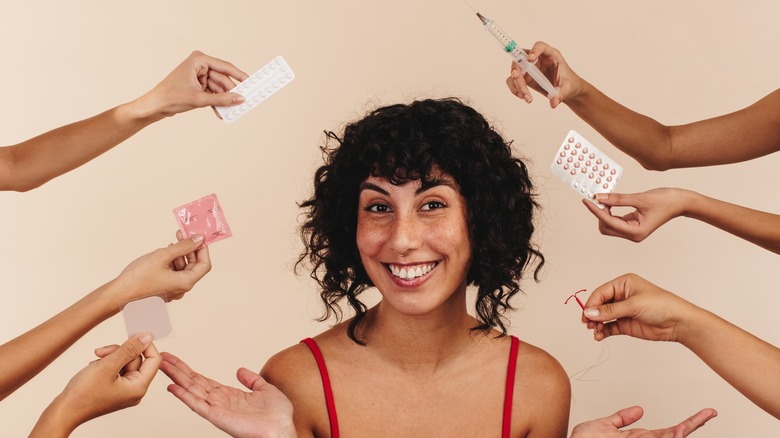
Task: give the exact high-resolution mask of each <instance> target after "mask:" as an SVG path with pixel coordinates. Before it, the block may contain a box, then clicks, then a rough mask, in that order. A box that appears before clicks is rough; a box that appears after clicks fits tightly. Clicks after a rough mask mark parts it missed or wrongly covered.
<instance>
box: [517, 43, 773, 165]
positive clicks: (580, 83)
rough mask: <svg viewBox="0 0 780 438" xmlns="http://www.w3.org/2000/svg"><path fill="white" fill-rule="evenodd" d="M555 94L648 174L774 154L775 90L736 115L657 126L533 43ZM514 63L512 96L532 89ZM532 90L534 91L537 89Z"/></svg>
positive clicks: (553, 102)
mask: <svg viewBox="0 0 780 438" xmlns="http://www.w3.org/2000/svg"><path fill="white" fill-rule="evenodd" d="M528 60H529V61H531V62H534V61H536V62H537V66H538V67H539V69H540V70H542V71H543V72H544V73H545V74H546V75H547V77H548V78H549V79H550V81H551V82H552V83H553V85H555V86H557V87H558V88H559V90H560V92H559V94H558V95H557V96H555V97H553V99H552V100H551V101H550V104H551V106H552V107H553V108H554V107H556V106H558V104H559V103H561V102H563V103H565V104H566V105H568V106H569V108H571V110H572V111H574V113H575V114H577V115H578V116H579V117H580V118H581V119H582V120H583V121H585V122H586V123H588V124H589V125H590V126H592V127H593V128H594V129H595V130H596V131H598V132H599V133H600V134H601V135H602V136H604V138H606V139H607V140H608V141H609V142H610V143H612V144H613V145H615V147H617V148H618V149H620V150H621V151H623V152H625V153H626V154H628V155H630V156H631V157H633V158H634V159H636V160H637V161H638V162H639V163H640V164H641V165H642V166H644V167H645V168H647V169H650V170H667V169H674V168H681V167H699V166H711V165H717V164H727V163H735V162H740V161H747V160H750V159H753V158H757V157H761V156H764V155H767V154H770V153H772V152H776V151H778V150H780V140H778V139H777V136H776V135H775V134H776V133H777V132H778V131H779V130H780V90H775V91H774V92H772V93H770V94H769V95H767V96H766V97H764V98H763V99H761V100H759V101H758V102H756V103H754V104H753V105H750V106H748V107H747V108H744V109H741V110H739V111H736V112H733V113H730V114H726V115H722V116H719V117H715V118H711V119H707V120H702V121H697V122H693V123H689V124H686V125H680V126H667V125H663V124H661V123H659V122H657V121H656V120H654V119H652V118H650V117H647V116H645V115H643V114H639V113H637V112H635V111H632V110H631V109H629V108H627V107H625V106H623V105H621V104H619V103H618V102H616V101H614V100H612V99H611V98H609V97H608V96H606V95H605V94H604V93H602V92H601V91H600V90H598V89H597V88H596V87H594V86H593V85H592V84H590V83H589V82H587V81H586V80H584V79H582V78H581V77H580V76H578V75H577V74H576V73H574V71H573V70H572V69H571V68H570V67H569V65H568V64H567V63H566V60H565V59H564V58H563V55H561V52H560V51H558V50H557V49H555V48H554V47H551V46H550V45H548V44H546V43H543V42H537V43H536V44H534V46H533V48H532V49H531V50H530V51H529V52H528ZM528 81H530V79H529V78H526V76H524V75H522V74H521V72H520V69H519V66H517V64H516V63H513V64H512V70H511V74H510V76H509V78H508V79H507V85H508V86H509V89H510V91H511V92H512V93H513V94H515V95H517V96H518V97H521V98H525V100H526V101H528V100H529V99H528V98H527V97H525V96H526V95H527V94H529V93H528V91H527V89H528V87H529V86H530V87H531V88H537V86H536V85H535V83H533V82H528ZM537 91H538V89H537Z"/></svg>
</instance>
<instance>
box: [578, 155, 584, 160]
mask: <svg viewBox="0 0 780 438" xmlns="http://www.w3.org/2000/svg"><path fill="white" fill-rule="evenodd" d="M577 159H578V160H579V161H582V160H584V159H585V157H584V156H582V155H580V156H578V157H577Z"/></svg>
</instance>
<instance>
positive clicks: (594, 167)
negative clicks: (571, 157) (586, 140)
mask: <svg viewBox="0 0 780 438" xmlns="http://www.w3.org/2000/svg"><path fill="white" fill-rule="evenodd" d="M591 170H592V171H594V172H595V171H597V170H599V168H598V166H593V168H592V169H591Z"/></svg>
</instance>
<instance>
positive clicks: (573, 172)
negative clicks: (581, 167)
mask: <svg viewBox="0 0 780 438" xmlns="http://www.w3.org/2000/svg"><path fill="white" fill-rule="evenodd" d="M569 173H571V174H572V175H576V174H577V171H576V170H574V169H572V170H571V172H569Z"/></svg>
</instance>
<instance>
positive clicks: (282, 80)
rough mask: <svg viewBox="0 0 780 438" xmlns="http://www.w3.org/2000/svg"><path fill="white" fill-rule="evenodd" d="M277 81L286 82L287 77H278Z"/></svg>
mask: <svg viewBox="0 0 780 438" xmlns="http://www.w3.org/2000/svg"><path fill="white" fill-rule="evenodd" d="M279 82H281V83H283V84H286V83H287V78H286V77H284V76H282V77H281V78H279Z"/></svg>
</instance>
